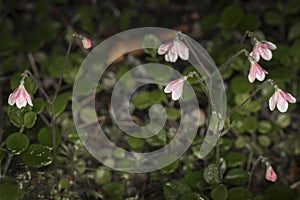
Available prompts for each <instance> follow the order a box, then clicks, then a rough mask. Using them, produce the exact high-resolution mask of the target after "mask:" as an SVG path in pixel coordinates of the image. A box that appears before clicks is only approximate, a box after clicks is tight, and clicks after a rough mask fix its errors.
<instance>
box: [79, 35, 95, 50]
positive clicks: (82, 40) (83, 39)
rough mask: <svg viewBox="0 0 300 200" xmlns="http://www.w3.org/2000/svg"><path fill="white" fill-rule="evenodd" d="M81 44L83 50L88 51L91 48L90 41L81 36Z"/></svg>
mask: <svg viewBox="0 0 300 200" xmlns="http://www.w3.org/2000/svg"><path fill="white" fill-rule="evenodd" d="M81 43H82V46H83V48H85V49H89V48H91V47H92V46H93V43H92V41H91V40H90V39H89V38H87V37H85V36H83V38H82V39H81Z"/></svg>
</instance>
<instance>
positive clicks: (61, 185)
mask: <svg viewBox="0 0 300 200" xmlns="http://www.w3.org/2000/svg"><path fill="white" fill-rule="evenodd" d="M69 185H70V182H69V179H67V178H65V177H62V178H60V179H59V182H58V190H62V189H65V188H68V187H69Z"/></svg>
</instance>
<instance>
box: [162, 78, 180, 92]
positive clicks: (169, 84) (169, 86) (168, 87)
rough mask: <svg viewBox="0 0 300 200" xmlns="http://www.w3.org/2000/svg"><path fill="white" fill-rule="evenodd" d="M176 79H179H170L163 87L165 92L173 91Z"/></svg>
mask: <svg viewBox="0 0 300 200" xmlns="http://www.w3.org/2000/svg"><path fill="white" fill-rule="evenodd" d="M178 81H179V80H178V79H176V80H173V81H170V82H169V83H168V84H167V86H166V88H165V89H164V92H165V93H170V92H172V91H174V90H175V88H176V87H177V84H176V83H178Z"/></svg>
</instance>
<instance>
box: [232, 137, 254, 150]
mask: <svg viewBox="0 0 300 200" xmlns="http://www.w3.org/2000/svg"><path fill="white" fill-rule="evenodd" d="M249 142H250V139H249V137H247V136H240V137H238V138H237V139H236V140H235V146H236V148H239V149H241V148H244V147H246V146H247V145H248V144H249Z"/></svg>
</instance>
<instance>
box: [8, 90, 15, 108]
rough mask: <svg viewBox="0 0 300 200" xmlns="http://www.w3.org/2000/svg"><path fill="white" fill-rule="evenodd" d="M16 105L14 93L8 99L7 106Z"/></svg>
mask: <svg viewBox="0 0 300 200" xmlns="http://www.w3.org/2000/svg"><path fill="white" fill-rule="evenodd" d="M15 103H16V98H15V96H14V93H11V94H10V95H9V97H8V104H9V105H11V106H12V105H14V104H15Z"/></svg>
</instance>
